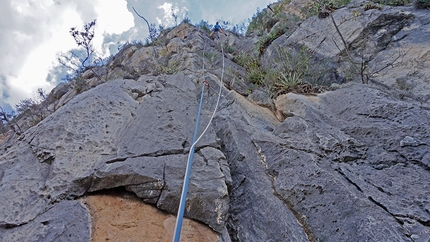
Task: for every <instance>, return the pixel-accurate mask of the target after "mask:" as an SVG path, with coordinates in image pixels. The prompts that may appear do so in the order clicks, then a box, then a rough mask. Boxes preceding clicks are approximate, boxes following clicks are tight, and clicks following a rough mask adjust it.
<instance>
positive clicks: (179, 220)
mask: <svg viewBox="0 0 430 242" xmlns="http://www.w3.org/2000/svg"><path fill="white" fill-rule="evenodd" d="M205 48H206V39H205V41H204V45H203V54H202V63H203V64H202V72H203V85H202V93H201V96H200V104H199V110H198V112H197V119H196V127H195V129H194V137H193V144H192V145H191V148H190V153H189V154H188V162H187V168H186V171H185V177H184V184H183V186H182V193H181V200H180V203H179V209H178V216H177V218H176V225H175V233H174V236H173V240H172V241H173V242H179V239H180V237H181V229H182V220H183V218H184V211H185V203H186V200H187V192H188V184H189V180H190V174H191V167H192V164H193V158H194V147H195V146H196V144H197V142H199V140H200V139H201V138H202V137H203V135H204V134H205V133H206V131H207V130H208V128H209V126H210V124H211V123H212V120H213V118H214V116H215V113H216V111H217V109H218V106H219V101H220V98H221V96H222V95H221V91H222V86H223V85H222V83H223V77H224V66H225V63H224V48H223V46H222V44H221V52H222V72H221V79H220V90H219V93H218V95H219V96H218V99H217V103H216V105H215V110H214V112H213V113H212V116H211V118H210V119H209V122H208V124H207V125H206V128H205V129H204V130H203V132H202V134H201V135H200V136H199V138H197V134H198V129H199V122H200V113H201V109H202V103H203V94H204V90H205V86H206V85H207V81H206V80H205V72H204V71H205V61H204V56H205Z"/></svg>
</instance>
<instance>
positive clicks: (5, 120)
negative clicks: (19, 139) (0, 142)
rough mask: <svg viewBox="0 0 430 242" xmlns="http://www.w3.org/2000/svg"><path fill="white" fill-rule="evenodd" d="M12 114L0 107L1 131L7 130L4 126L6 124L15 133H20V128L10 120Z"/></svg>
mask: <svg viewBox="0 0 430 242" xmlns="http://www.w3.org/2000/svg"><path fill="white" fill-rule="evenodd" d="M12 119H13V115H12V114H10V113H7V112H6V111H4V109H3V108H2V107H0V122H1V127H2V132H3V131H5V132H7V128H6V127H5V126H8V127H9V128H10V129H11V130H12V131H13V132H14V133H15V134H18V135H20V134H21V133H22V131H21V128H20V127H19V125H18V124H17V123H14V122H13V121H12Z"/></svg>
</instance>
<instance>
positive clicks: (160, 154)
mask: <svg viewBox="0 0 430 242" xmlns="http://www.w3.org/2000/svg"><path fill="white" fill-rule="evenodd" d="M208 147H210V148H214V149H219V147H216V146H213V145H202V146H198V147H195V148H194V152H195V153H198V152H199V151H200V150H202V149H204V148H208ZM189 152H190V150H189V149H175V150H158V151H155V152H152V153H146V154H140V155H132V156H129V157H119V158H115V159H112V160H108V161H105V163H106V164H112V163H116V162H124V161H126V160H127V159H133V158H141V157H163V156H169V155H186V154H188V153H189Z"/></svg>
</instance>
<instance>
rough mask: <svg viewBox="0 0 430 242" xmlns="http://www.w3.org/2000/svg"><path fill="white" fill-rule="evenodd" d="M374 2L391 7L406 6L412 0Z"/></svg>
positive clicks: (380, 0) (374, 0) (377, 0)
mask: <svg viewBox="0 0 430 242" xmlns="http://www.w3.org/2000/svg"><path fill="white" fill-rule="evenodd" d="M373 2H375V3H379V4H383V5H389V6H404V5H406V4H408V3H410V2H411V0H373Z"/></svg>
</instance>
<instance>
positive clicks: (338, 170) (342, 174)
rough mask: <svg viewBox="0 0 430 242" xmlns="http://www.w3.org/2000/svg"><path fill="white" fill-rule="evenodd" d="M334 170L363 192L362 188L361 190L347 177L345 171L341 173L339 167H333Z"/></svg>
mask: <svg viewBox="0 0 430 242" xmlns="http://www.w3.org/2000/svg"><path fill="white" fill-rule="evenodd" d="M335 171H337V172H338V173H339V174H340V175H341V176H342V177H343V178H345V180H347V181H348V182H349V183H350V184H352V185H353V186H355V187H356V188H357V190H359V191H360V192H363V190H361V188H360V186H358V185H357V183H355V182H353V181H352V180H351V179H349V177H348V176H347V175H346V174H345V173H343V172H342V171H341V170H340V169H335Z"/></svg>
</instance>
